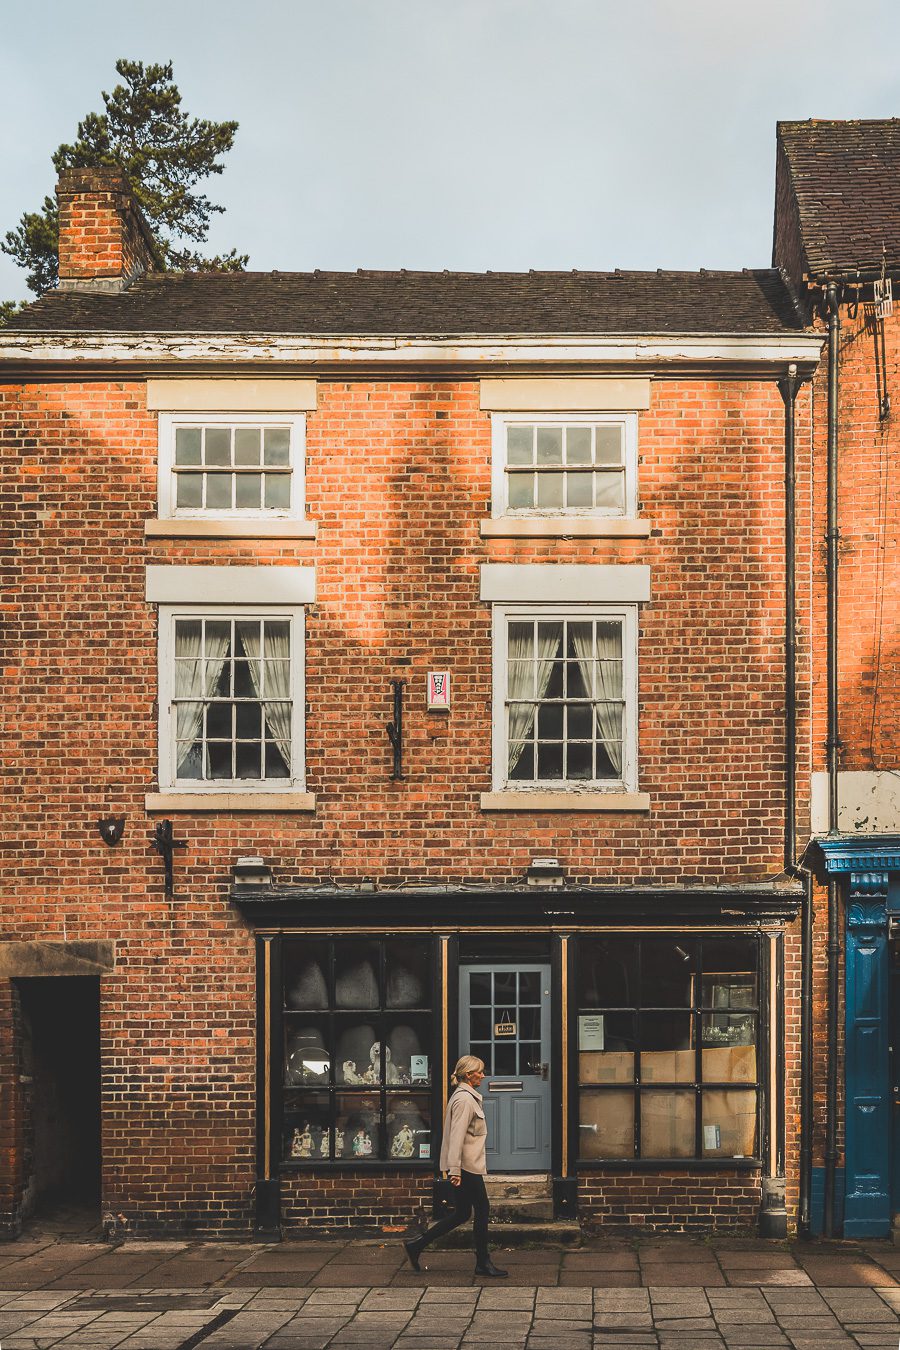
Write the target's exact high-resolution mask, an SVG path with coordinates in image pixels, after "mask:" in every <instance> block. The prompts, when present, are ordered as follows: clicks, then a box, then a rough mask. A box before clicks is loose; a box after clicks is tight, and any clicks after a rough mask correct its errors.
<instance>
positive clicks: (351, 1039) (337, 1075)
mask: <svg viewBox="0 0 900 1350" xmlns="http://www.w3.org/2000/svg"><path fill="white" fill-rule="evenodd" d="M334 1034H335V1042H334V1080H335V1082H336V1083H340V1084H346V1085H347V1086H348V1087H362V1086H372V1085H374V1084H378V1083H380V1082H381V1041H380V1040H379V1039H378V1032H377V1031H376V1029H375V1024H374V1021H369V1020H366V1021H360V1019H359V1018H357V1017H353V1016H346V1015H345V1016H343V1017H335V1019H334Z"/></svg>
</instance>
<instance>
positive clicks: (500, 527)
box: [481, 516, 651, 539]
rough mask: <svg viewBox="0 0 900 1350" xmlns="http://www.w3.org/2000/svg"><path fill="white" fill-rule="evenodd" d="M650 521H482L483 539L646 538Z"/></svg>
mask: <svg viewBox="0 0 900 1350" xmlns="http://www.w3.org/2000/svg"><path fill="white" fill-rule="evenodd" d="M650 529H651V526H650V521H649V520H623V519H621V518H620V517H618V516H610V517H605V516H568V517H565V516H500V517H499V518H498V519H496V520H483V521H482V522H481V537H482V539H575V538H582V539H646V538H648V537H649V535H650Z"/></svg>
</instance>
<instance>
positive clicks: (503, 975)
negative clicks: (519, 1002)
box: [494, 970, 516, 1011]
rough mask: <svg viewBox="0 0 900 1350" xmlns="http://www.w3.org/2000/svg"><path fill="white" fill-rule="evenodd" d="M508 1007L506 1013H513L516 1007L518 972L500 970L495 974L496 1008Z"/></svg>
mask: <svg viewBox="0 0 900 1350" xmlns="http://www.w3.org/2000/svg"><path fill="white" fill-rule="evenodd" d="M501 1003H504V1004H505V1005H506V1007H505V1009H504V1011H512V1010H514V1009H515V1006H516V972H515V971H514V970H498V971H495V972H494V1007H495V1008H499V1005H500V1004H501Z"/></svg>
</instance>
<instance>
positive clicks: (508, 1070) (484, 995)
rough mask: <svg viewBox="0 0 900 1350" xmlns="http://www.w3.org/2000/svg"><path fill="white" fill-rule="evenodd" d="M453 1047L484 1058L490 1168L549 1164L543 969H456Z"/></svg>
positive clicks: (547, 1023)
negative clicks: (456, 1034)
mask: <svg viewBox="0 0 900 1350" xmlns="http://www.w3.org/2000/svg"><path fill="white" fill-rule="evenodd" d="M459 1053H460V1054H461V1055H466V1054H470V1055H477V1056H478V1057H479V1058H480V1059H483V1060H484V1064H485V1069H486V1074H487V1076H486V1078H485V1081H484V1083H483V1084H482V1086H481V1093H482V1097H483V1099H484V1106H485V1120H486V1122H487V1128H488V1148H487V1160H488V1167H489V1168H490V1169H491V1170H492V1171H501V1172H502V1171H507V1172H519V1171H546V1170H547V1169H549V1167H550V1091H551V1070H550V967H549V966H548V965H545V964H535V965H531V964H519V965H498V964H496V963H491V964H490V965H477V966H475V965H464V966H461V967H460V993H459Z"/></svg>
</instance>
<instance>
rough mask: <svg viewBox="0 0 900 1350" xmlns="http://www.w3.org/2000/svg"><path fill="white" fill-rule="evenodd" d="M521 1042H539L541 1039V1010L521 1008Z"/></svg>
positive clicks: (519, 1027) (519, 1029)
mask: <svg viewBox="0 0 900 1350" xmlns="http://www.w3.org/2000/svg"><path fill="white" fill-rule="evenodd" d="M518 1032H519V1040H521V1041H539V1040H540V1039H541V1010H540V1008H521V1007H520V1008H519V1025H518Z"/></svg>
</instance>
